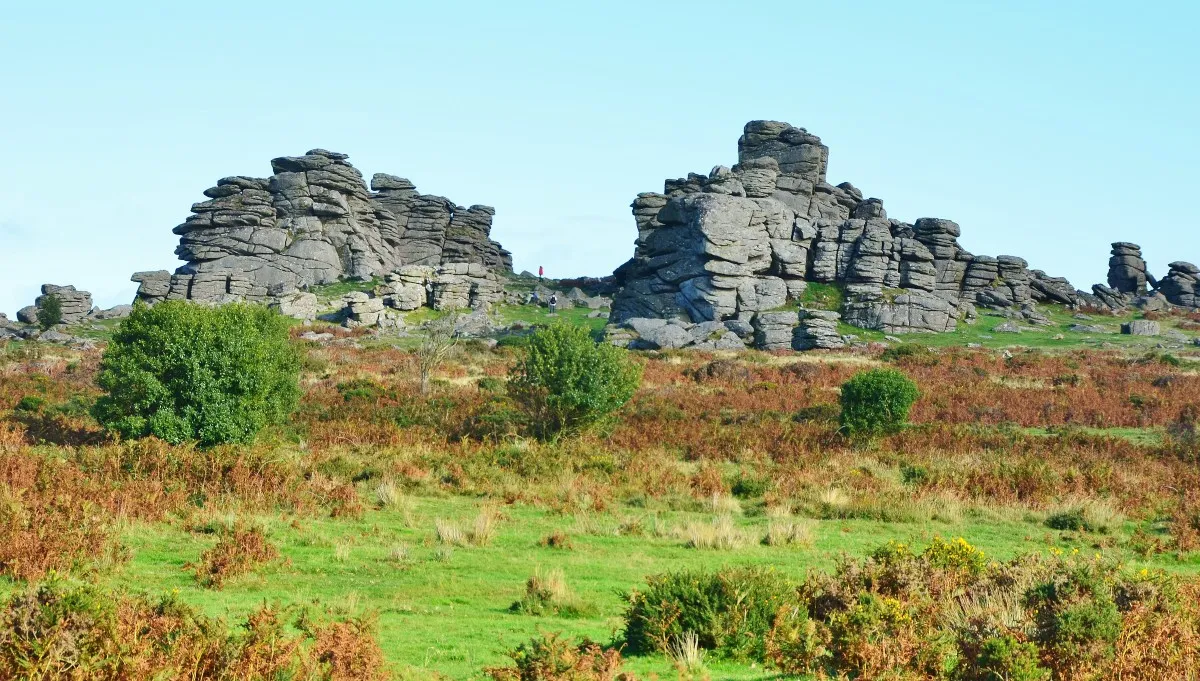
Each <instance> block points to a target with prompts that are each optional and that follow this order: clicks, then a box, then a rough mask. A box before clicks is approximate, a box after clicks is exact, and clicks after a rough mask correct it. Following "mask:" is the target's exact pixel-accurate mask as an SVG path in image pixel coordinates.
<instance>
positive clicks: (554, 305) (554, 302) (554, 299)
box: [550, 293, 558, 314]
mask: <svg viewBox="0 0 1200 681" xmlns="http://www.w3.org/2000/svg"><path fill="white" fill-rule="evenodd" d="M556 309H558V294H556V293H551V294H550V314H554V311H555V310H556Z"/></svg>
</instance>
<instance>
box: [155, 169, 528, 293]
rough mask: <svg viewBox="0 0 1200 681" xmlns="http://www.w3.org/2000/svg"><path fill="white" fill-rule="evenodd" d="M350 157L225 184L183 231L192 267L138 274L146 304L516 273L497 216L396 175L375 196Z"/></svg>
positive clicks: (378, 182)
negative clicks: (457, 273)
mask: <svg viewBox="0 0 1200 681" xmlns="http://www.w3.org/2000/svg"><path fill="white" fill-rule="evenodd" d="M347 158H348V157H347V156H346V155H345V154H339V153H335V152H331V151H326V150H324V149H313V150H311V151H309V152H308V153H306V154H304V155H303V156H284V157H280V158H276V159H274V160H273V161H271V169H272V171H273V175H272V176H271V177H269V178H255V177H243V176H238V177H227V178H224V179H221V180H218V181H217V184H216V186H214V187H210V188H209V189H207V190H205V192H204V194H205V196H207V197H208V200H206V201H202V202H200V203H196V204H194V205H193V206H192V213H193V215H192V216H191V217H189V218H188V219H187V220H186V221H185V222H184V223H183V224H181V225H179V226H178V227H176V228H175V230H174V231H175V233H176V234H178V235H179V236H180V240H179V246H178V247H177V248H176V250H175V252H176V255H178V256H179V258H180V259H182V260H184V261H186V264H184V265H183V266H182V267H180V268H179V269H178V270H176V272H175V273H174V274H170V273H167V272H165V271H159V272H139V273H137V274H135V275H134V276H133V280H134V281H137V282H139V283H140V287H139V289H138V298H140V299H142V300H144V301H147V302H156V301H158V300H164V299H192V300H201V301H206V302H223V301H228V300H268V299H276V298H279V297H280V296H283V295H288V294H290V293H292V292H294V291H296V290H297V289H300V288H304V287H306V286H311V285H315V284H325V283H329V282H333V281H336V280H338V279H343V278H357V279H370V278H372V277H377V276H384V275H386V274H387V273H389V272H393V271H395V270H397V269H398V268H400V267H402V266H405V265H426V266H440V265H446V264H473V265H481V266H483V267H485V268H488V269H490V270H504V271H511V270H512V258H511V255H510V254H509V253H508V251H505V250H504V249H503V248H502V247H501V246H500V244H498V243H496V242H495V241H492V240H491V238H490V233H491V226H492V217H493V216H494V215H495V210H493V209H492V208H490V207H488V206H471V207H469V208H464V207H461V206H458V205H456V204H454V203H453V202H451V201H450V200H448V199H445V198H443V197H439V196H429V195H424V194H420V193H418V192H417V190H416V188H415V187H414V186H413V184H412V183H411V182H409V181H408V180H406V179H404V178H400V177H396V176H393V175H383V174H379V175H376V176H374V178H373V179H372V182H371V189H370V190H369V189H368V188H367V185H366V184H365V182H364V181H363V177H362V174H361V173H359V171H358V170H357V169H356V168H354V166H352V165H350V163H349V162H348V160H347Z"/></svg>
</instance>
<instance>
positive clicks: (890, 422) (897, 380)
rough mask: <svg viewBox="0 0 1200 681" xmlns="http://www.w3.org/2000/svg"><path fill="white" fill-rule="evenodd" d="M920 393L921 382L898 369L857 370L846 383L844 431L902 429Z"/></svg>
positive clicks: (873, 433)
mask: <svg viewBox="0 0 1200 681" xmlns="http://www.w3.org/2000/svg"><path fill="white" fill-rule="evenodd" d="M919 396H920V392H919V391H918V390H917V384H916V383H913V382H912V381H911V380H910V379H909V378H908V377H907V376H905V375H904V374H902V373H901V372H899V371H896V370H895V369H871V370H870V371H864V372H861V373H859V374H855V375H854V376H853V377H851V379H850V380H849V381H846V383H845V384H844V385H842V398H841V403H842V413H841V417H840V422H841V427H842V431H843V432H845V433H846V434H848V435H854V436H868V437H870V436H876V435H884V434H888V433H896V432H899V431H900V430H902V429H903V428H904V426H905V425H906V424H907V423H908V412H909V410H911V409H912V406H913V403H914V402H916V401H917V397H919Z"/></svg>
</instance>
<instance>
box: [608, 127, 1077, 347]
mask: <svg viewBox="0 0 1200 681" xmlns="http://www.w3.org/2000/svg"><path fill="white" fill-rule="evenodd" d="M828 159H829V149H828V147H826V146H825V145H823V144H822V143H821V140H820V138H818V137H817V136H815V135H813V134H811V133H809V132H807V131H806V130H804V129H803V128H796V127H794V126H791V125H789V124H787V123H780V122H775V121H752V122H750V123H748V124H746V127H745V130H744V134H743V135H742V137H741V139H740V140H739V142H738V163H737V165H735V166H733V167H732V168H726V167H724V166H717V167H716V168H713V170H712V171H711V172H710V173H709V174H708V175H707V176H705V175H698V174H695V173H693V174H690V175H688V176H687V177H686V178H681V179H678V180H668V181H666V183H665V185H664V191H663V193H661V194H657V193H644V194H639V195H638V197H637V199H635V200H634V202H633V204H632V208H633V214H634V219H635V221H636V223H637V228H638V237H637V240H636V241H635V252H634V257H633V258H632V259H631V260H630V261H628V262H626V263H625V264H624V265H622V266H621V267H620V268H618V269H617V271H616V272H615V276H616V277H617V279H618V282H619V283H620V285H621V287H622V288H621V290H620V291H619V292H618V293H617V294H616V296H615V297H614V304H613V312H612V318H613V319H614V321H616V322H621V321H623V320H627V319H631V318H638V317H657V318H671V317H680V318H687V319H690V320H691V321H692V322H703V321H714V320H715V321H723V320H730V319H737V320H741V321H743V322H750V321H752V320H753V319H754V318H755V316H756V315H759V314H760V313H765V312H771V311H772V310H774V309H775V308H779V307H782V306H784V305H786V304H787V303H788V302H789V301H792V300H795V299H798V298H799V297H800V295H801V294H802V293H803V291H804V290H805V288H806V286H807V285H808V283H809V282H821V283H836V284H839V285H840V286H842V287H843V289H844V290H845V293H846V301H845V306H844V308H843V310H842V312H843V318H844V319H845V321H847V322H848V323H851V324H854V325H857V326H861V327H865V328H872V329H878V330H882V331H886V332H888V333H905V332H914V331H928V332H942V331H951V330H953V329H954V328H955V327H956V325H957V323H958V321H959V320H960V319H962V318H966V319H971V318H973V317H974V315H975V306H976V305H979V306H985V307H989V308H993V309H997V310H1005V311H1006V312H1007V313H1008V314H1011V315H1013V316H1014V317H1021V318H1025V317H1026V316H1027V315H1033V314H1034V313H1033V311H1032V310H1033V304H1034V303H1036V302H1048V301H1056V302H1066V303H1068V304H1074V303H1075V302H1076V301H1077V300H1078V297H1077V293H1076V292H1075V291H1074V290H1073V288H1072V287H1071V286H1070V284H1069V282H1067V281H1066V280H1065V279H1061V278H1056V277H1050V276H1048V275H1046V274H1045V273H1043V272H1040V271H1032V272H1031V271H1030V270H1029V269H1028V265H1027V263H1026V262H1025V260H1023V259H1021V258H1018V257H1015V256H1000V257H997V258H993V257H989V256H975V255H972V254H971V253H968V252H967V251H966V250H964V249H963V248H962V247H961V246H960V245H959V244H958V238H959V236H960V235H961V230H960V228H959V226H958V224H956V223H954V222H952V221H950V220H944V219H938V218H921V219H919V220H917V221H916V222H915V223H913V224H909V223H905V222H901V221H899V220H895V219H891V218H889V217H888V215H887V212H886V211H885V210H884V207H883V202H882V201H880V200H879V199H876V198H870V197H864V196H863V193H862V192H861V191H859V190H858V189H857V188H856V187H854V185H852V184H850V183H848V182H847V183H842V184H839V185H832V184H830V183H829V182H827V181H826V168H827V164H828ZM772 314H774V313H772ZM781 323H791V325H792V326H793V327H796V326H800V320H799V319H797V320H795V321H794V322H792V321H791V320H790V318H789V319H787V320H778V319H775V318H774V317H760V318H759V326H760V327H763V328H765V329H767V331H766V332H765V333H764V332H763V331H757V332H756V335H757V337H758V338H759V341H758V344H759V345H760V346H763V347H779V346H781V345H783V344H784V342H783V340H782V339H783V337H784V336H785V335H787V336H788V337H789V338H790V340H789V341H788V343H789V344H791V345H792V346H793V347H797V348H806V347H825V346H831V345H834V344H840V343H841V342H842V339H841V338H840V336H837V334H836V331H833V332H831V331H830V330H829V326H830V325H831V324H835V322H833V321H831V320H828V319H822V318H820V317H819V316H810V317H807V318H806V325H807V326H810V327H811V329H810V330H809V331H805V332H803V333H798V334H792V333H791V330H790V329H789V332H788V334H783V333H782V332H775V331H772V330H771V329H773V328H774V327H775V326H778V325H779V324H781ZM834 328H836V327H835V326H834ZM835 338H836V339H837V340H834V339H835Z"/></svg>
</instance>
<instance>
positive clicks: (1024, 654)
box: [960, 635, 1050, 681]
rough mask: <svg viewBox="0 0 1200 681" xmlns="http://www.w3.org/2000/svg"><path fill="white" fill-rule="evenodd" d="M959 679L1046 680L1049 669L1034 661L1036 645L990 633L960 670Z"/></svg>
mask: <svg viewBox="0 0 1200 681" xmlns="http://www.w3.org/2000/svg"><path fill="white" fill-rule="evenodd" d="M960 675H961V678H962V679H963V681H994V680H995V679H1005V680H1006V681H1047V680H1048V679H1049V678H1050V670H1049V669H1046V668H1045V667H1043V666H1041V664H1039V663H1038V649H1037V646H1036V645H1034V644H1032V643H1024V642H1022V641H1019V640H1017V638H1016V637H1014V636H1012V635H1005V636H993V637H991V638H989V639H987V640H985V641H984V642H983V643H982V645H980V646H979V653H978V656H977V657H975V659H974V660H969V661H966V662H965V663H964V665H963V669H962V670H961V671H960Z"/></svg>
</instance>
